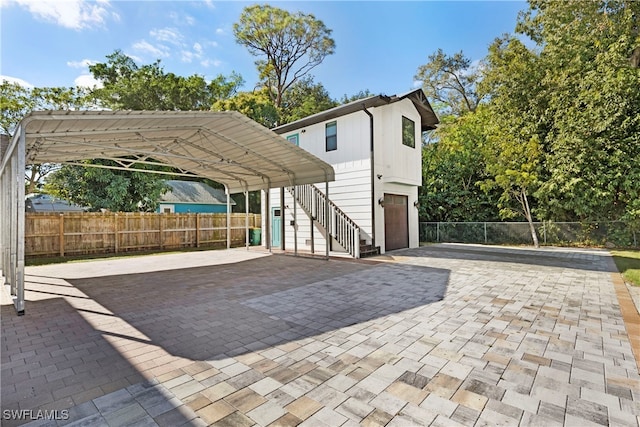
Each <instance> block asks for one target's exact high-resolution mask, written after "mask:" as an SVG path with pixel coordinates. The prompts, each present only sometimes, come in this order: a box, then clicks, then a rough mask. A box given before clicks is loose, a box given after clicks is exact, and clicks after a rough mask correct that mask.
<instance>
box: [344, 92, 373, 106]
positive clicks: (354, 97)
mask: <svg viewBox="0 0 640 427" xmlns="http://www.w3.org/2000/svg"><path fill="white" fill-rule="evenodd" d="M371 96H373V93H371V91H370V90H369V89H365V90H360V91H358V92H356V93H354V94H353V95H350V96H349V95H347V94H346V93H345V94H344V95H342V99H340V104H348V103H350V102H354V101H357V100H359V99H364V98H369V97H371Z"/></svg>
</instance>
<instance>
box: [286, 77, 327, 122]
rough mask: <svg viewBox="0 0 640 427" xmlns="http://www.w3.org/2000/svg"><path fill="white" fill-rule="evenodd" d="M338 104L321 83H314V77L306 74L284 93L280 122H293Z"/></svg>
mask: <svg viewBox="0 0 640 427" xmlns="http://www.w3.org/2000/svg"><path fill="white" fill-rule="evenodd" d="M336 105H338V103H337V102H336V101H334V100H333V99H331V97H330V96H329V92H327V90H326V89H325V87H324V86H323V85H322V84H321V83H314V81H313V77H311V76H306V77H303V78H301V79H299V80H298V81H297V82H296V83H294V84H293V85H291V87H290V88H289V90H288V91H287V92H286V93H285V94H284V97H283V100H282V105H281V112H280V123H279V124H285V123H291V122H293V121H296V120H299V119H302V118H304V117H307V116H310V115H312V114H316V113H319V112H321V111H325V110H328V109H330V108H333V107H335V106H336Z"/></svg>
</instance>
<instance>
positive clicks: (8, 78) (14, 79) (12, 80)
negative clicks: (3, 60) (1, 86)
mask: <svg viewBox="0 0 640 427" xmlns="http://www.w3.org/2000/svg"><path fill="white" fill-rule="evenodd" d="M0 82H9V83H16V84H19V85H20V86H22V87H25V88H28V89H30V88H32V87H34V86H33V85H32V84H31V83H29V82H27V81H25V80H22V79H19V78H17V77H11V76H3V75H0Z"/></svg>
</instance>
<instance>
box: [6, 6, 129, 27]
mask: <svg viewBox="0 0 640 427" xmlns="http://www.w3.org/2000/svg"><path fill="white" fill-rule="evenodd" d="M13 3H16V4H18V5H20V6H21V7H23V8H26V9H27V10H29V12H30V13H31V14H32V15H34V16H36V17H37V18H39V19H41V20H44V21H47V22H53V23H55V24H57V25H60V26H62V27H65V28H70V29H72V30H82V29H85V28H93V27H96V26H98V27H104V25H105V23H106V21H107V19H108V18H109V17H111V19H114V20H118V19H119V16H118V14H116V13H115V12H112V11H111V10H110V9H111V5H110V3H109V1H108V0H98V1H88V0H63V1H60V0H13Z"/></svg>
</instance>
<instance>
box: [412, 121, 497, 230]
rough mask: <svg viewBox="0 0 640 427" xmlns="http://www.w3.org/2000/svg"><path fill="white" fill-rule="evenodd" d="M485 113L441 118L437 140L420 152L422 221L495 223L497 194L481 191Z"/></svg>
mask: <svg viewBox="0 0 640 427" xmlns="http://www.w3.org/2000/svg"><path fill="white" fill-rule="evenodd" d="M487 120H488V115H487V114H486V110H484V111H483V110H478V111H477V112H476V113H470V114H465V115H464V116H462V117H453V116H448V117H445V118H444V119H443V121H442V124H444V126H443V127H442V128H440V129H438V139H437V141H436V142H434V143H430V144H426V145H425V146H424V147H423V149H422V187H420V192H419V198H420V219H421V220H422V221H495V220H497V219H498V218H499V215H498V209H497V204H498V198H499V197H500V193H499V192H498V191H486V192H485V191H483V190H482V189H481V188H480V183H482V182H483V181H485V180H486V179H489V178H490V175H489V174H488V172H487V170H486V167H485V159H484V153H483V151H482V149H483V147H484V146H485V145H486V136H485V128H484V126H485V124H486V121H487Z"/></svg>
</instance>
